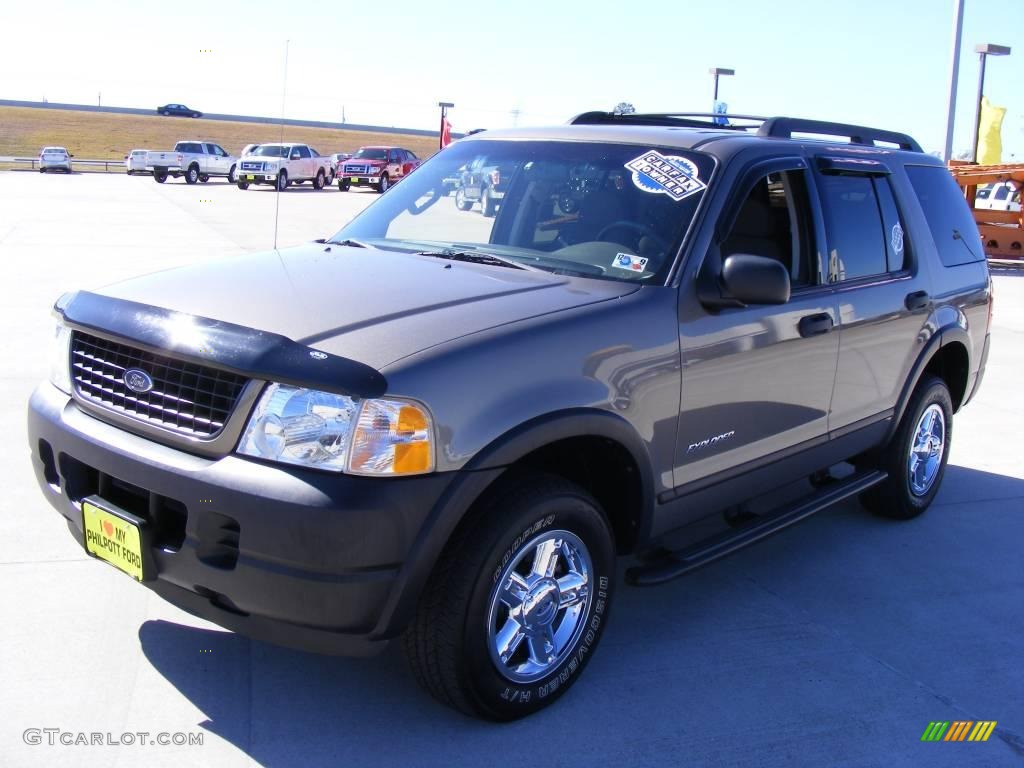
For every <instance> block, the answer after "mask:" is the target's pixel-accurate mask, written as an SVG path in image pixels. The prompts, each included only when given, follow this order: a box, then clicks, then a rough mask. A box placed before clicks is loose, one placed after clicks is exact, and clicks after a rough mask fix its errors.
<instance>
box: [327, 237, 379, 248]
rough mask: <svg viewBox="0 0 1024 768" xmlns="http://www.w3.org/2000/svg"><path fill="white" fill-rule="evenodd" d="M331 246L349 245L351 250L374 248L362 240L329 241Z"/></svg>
mask: <svg viewBox="0 0 1024 768" xmlns="http://www.w3.org/2000/svg"><path fill="white" fill-rule="evenodd" d="M327 242H328V243H330V244H331V245H347V246H348V247H349V248H372V247H373V246H372V245H367V244H366V243H364V242H362V241H361V240H351V239H349V240H328V241H327Z"/></svg>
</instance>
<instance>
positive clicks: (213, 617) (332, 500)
mask: <svg viewBox="0 0 1024 768" xmlns="http://www.w3.org/2000/svg"><path fill="white" fill-rule="evenodd" d="M28 434H29V441H30V445H31V449H32V464H33V468H34V470H35V474H36V478H37V481H38V482H39V486H40V488H41V490H42V491H43V494H44V495H45V496H46V498H47V500H48V501H49V502H50V503H51V504H52V505H53V506H54V507H55V508H56V509H57V510H58V511H59V512H60V513H61V514H62V515H64V517H65V518H66V519H67V523H68V527H69V529H70V530H71V532H72V534H73V535H74V536H75V538H76V539H77V540H78V542H79V543H80V544H82V543H83V533H82V527H83V523H82V512H81V500H82V499H84V498H88V497H91V496H96V497H99V498H100V499H102V500H103V502H105V503H106V504H109V505H113V506H115V507H118V508H120V509H124V510H125V511H127V512H129V513H131V514H133V515H135V516H136V517H139V518H142V519H143V520H145V526H146V527H147V534H146V536H145V537H144V540H146V541H148V542H151V546H148V547H147V548H146V549H145V550H144V552H143V557H144V559H145V560H147V561H148V565H147V573H149V574H152V576H151V577H150V578H149V579H148V580H147V581H145V582H143V583H144V584H145V585H146V586H148V587H150V588H151V589H153V590H154V591H155V592H156V593H158V594H159V595H161V596H162V597H164V598H165V599H167V600H168V601H170V602H171V603H174V604H175V605H177V606H178V607H180V608H182V609H184V610H186V611H188V612H189V613H192V614H195V615H197V616H200V617H202V618H205V619H208V620H210V621H213V622H214V623H216V624H219V625H221V626H223V627H226V628H227V629H230V630H233V631H236V632H239V633H241V634H244V635H248V636H250V637H253V638H256V639H259V640H265V641H267V642H272V643H276V644H279V645H285V646H290V647H294V648H300V649H303V650H310V651H315V652H320V653H334V654H345V655H368V654H372V653H374V652H376V651H377V650H380V649H381V648H383V646H384V644H385V643H386V636H391V635H393V634H394V633H395V632H396V631H397V630H396V629H395V627H394V625H393V623H392V622H391V621H390V620H391V619H392V618H393V617H391V616H387V615H384V613H385V610H386V609H385V606H391V605H394V604H396V603H399V602H401V601H400V600H399V599H398V597H399V596H400V594H399V591H400V590H401V589H403V588H405V587H406V586H408V582H407V581H406V580H405V579H403V578H400V574H401V572H402V565H403V563H404V562H405V560H406V558H407V557H408V556H409V553H410V550H412V549H413V546H414V544H415V542H416V541H417V537H418V536H419V535H420V534H421V531H422V529H423V528H424V523H425V521H426V520H427V518H428V516H429V514H430V513H431V510H432V509H434V507H435V505H437V504H438V501H439V499H441V497H442V495H443V494H444V492H445V490H446V489H447V488H448V486H449V484H450V483H451V482H452V480H453V478H454V477H455V475H456V473H437V474H433V475H423V476H419V477H410V478H397V479H394V478H388V479H384V478H365V477H352V476H346V475H338V474H334V473H326V472H320V471H315V470H303V469H301V468H294V467H285V466H279V465H272V464H265V463H261V462H256V461H250V460H247V459H243V458H241V457H238V456H233V455H232V456H227V457H224V458H221V459H216V460H210V459H206V458H202V457H199V456H194V455H192V454H188V453H184V452H182V451H178V450H176V449H174V448H170V447H167V446H163V445H159V444H157V443H153V442H151V441H149V440H146V439H144V438H142V437H138V436H136V435H133V434H131V433H128V432H125V431H123V430H121V429H118V428H116V427H114V426H112V425H110V424H107V423H105V422H103V421H100V420H98V419H96V418H94V417H92V416H89V415H87V414H86V413H84V412H83V411H81V410H80V409H79V408H78V406H77V405H75V403H74V402H73V401H72V400H71V399H70V398H69V397H68V396H67V395H65V394H64V393H62V392H60V391H59V390H57V389H56V388H55V387H53V386H52V385H51V384H49V383H44V384H42V385H40V386H39V387H38V388H37V389H36V391H35V393H34V394H33V395H32V398H31V401H30V403H29V412H28ZM83 547H84V544H83ZM384 627H387V628H388V629H389V631H388V632H382V631H381V628H384ZM399 629H400V627H399Z"/></svg>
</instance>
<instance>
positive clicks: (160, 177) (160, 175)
mask: <svg viewBox="0 0 1024 768" xmlns="http://www.w3.org/2000/svg"><path fill="white" fill-rule="evenodd" d="M153 178H154V179H156V183H157V184H163V183H164V182H165V181H167V171H153Z"/></svg>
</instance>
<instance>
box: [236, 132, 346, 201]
mask: <svg viewBox="0 0 1024 768" xmlns="http://www.w3.org/2000/svg"><path fill="white" fill-rule="evenodd" d="M238 169H239V170H238V188H239V189H248V188H249V185H250V184H271V185H274V186H276V187H277V188H278V189H279V190H284V189H287V188H288V185H289V184H301V183H302V182H303V181H308V182H310V183H311V184H312V185H313V188H314V189H323V188H324V187H325V186H329V185H330V184H332V183H333V182H334V164H333V163H332V162H331V158H329V157H321V155H320V153H319V152H317V151H316V150H315V149H313V148H312V147H310V146H309V145H308V144H291V143H284V144H260V145H259V146H258V147H256V149H254V150H253V151H252V153H251V154H248V155H245V156H244V157H243V158H242V159H241V160H239V162H238Z"/></svg>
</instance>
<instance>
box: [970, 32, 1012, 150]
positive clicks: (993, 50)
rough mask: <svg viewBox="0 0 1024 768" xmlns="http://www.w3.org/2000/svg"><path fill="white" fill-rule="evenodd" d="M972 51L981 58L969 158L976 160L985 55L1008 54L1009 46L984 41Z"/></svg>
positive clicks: (983, 87)
mask: <svg viewBox="0 0 1024 768" xmlns="http://www.w3.org/2000/svg"><path fill="white" fill-rule="evenodd" d="M974 52H975V53H977V54H978V55H979V56H980V58H981V72H980V73H979V75H978V103H977V107H976V109H975V112H974V143H973V144H972V145H971V160H973V161H974V162H975V163H976V162H978V139H979V138H980V133H981V99H982V97H983V96H984V95H985V57H986V56H1009V55H1010V48H1009V46H1006V45H994V44H992V43H985V44H984V45H976V46H974Z"/></svg>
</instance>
